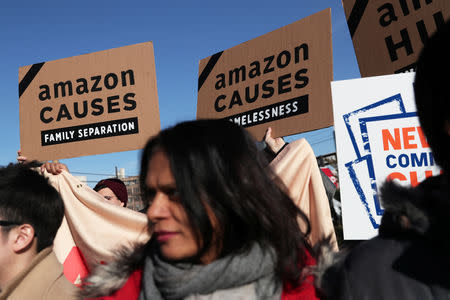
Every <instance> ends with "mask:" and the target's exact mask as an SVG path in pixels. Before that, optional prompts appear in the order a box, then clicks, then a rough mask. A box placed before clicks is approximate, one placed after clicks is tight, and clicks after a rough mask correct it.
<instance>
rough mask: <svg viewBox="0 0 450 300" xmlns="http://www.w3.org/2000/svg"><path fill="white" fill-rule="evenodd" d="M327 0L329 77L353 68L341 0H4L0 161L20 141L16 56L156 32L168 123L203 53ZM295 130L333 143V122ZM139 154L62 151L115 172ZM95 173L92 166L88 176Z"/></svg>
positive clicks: (320, 146) (93, 46)
mask: <svg viewBox="0 0 450 300" xmlns="http://www.w3.org/2000/svg"><path fill="white" fill-rule="evenodd" d="M327 7H331V13H332V27H333V69H334V79H335V80H342V79H350V78H358V77H360V75H359V70H358V67H357V63H356V58H355V53H354V50H353V45H352V43H351V39H350V35H349V32H348V28H347V25H346V21H345V15H344V10H343V8H342V5H341V1H340V0H313V1H311V0H308V1H307V0H297V1H291V0H279V1H265V0H259V1H254V0H252V1H244V0H240V1H235V0H229V1H220V2H219V1H150V0H149V1H133V0H129V1H112V0H109V1H103V0H99V1H92V0H91V1H85V0H78V1H64V0H60V1H28V0H27V1H1V2H0V41H1V46H0V60H1V64H0V66H1V68H0V95H1V96H2V99H1V102H0V103H2V109H0V126H1V130H0V132H1V133H0V138H1V141H2V145H1V147H0V165H5V164H8V163H9V162H15V160H16V151H17V150H18V149H19V145H20V141H19V105H18V69H19V67H20V66H25V65H30V64H34V63H38V62H42V61H49V60H55V59H60V58H64V57H70V56H76V55H80V54H85V53H90V52H95V51H100V50H106V49H110V48H116V47H121V46H126V45H131V44H135V43H140V42H145V41H153V44H154V48H155V59H156V74H157V84H158V95H159V101H160V115H161V126H162V128H166V127H168V126H171V125H174V124H175V123H177V122H179V121H183V120H189V119H193V118H195V114H196V103H197V77H198V62H199V60H200V59H202V58H205V57H207V56H210V55H212V54H214V53H216V52H218V51H222V50H225V49H228V48H230V47H233V46H235V45H238V44H240V43H242V42H245V41H248V40H250V39H253V38H255V37H257V36H260V35H262V34H265V33H267V32H270V31H273V30H275V29H277V28H279V27H282V26H284V25H287V24H290V23H292V22H294V21H297V20H299V19H302V18H304V17H306V16H308V15H311V14H313V13H316V12H319V11H321V10H323V9H325V8H327ZM302 137H306V139H307V140H308V141H309V142H310V143H311V145H312V147H313V149H314V151H315V152H316V155H320V154H326V153H330V152H334V151H335V143H334V139H333V128H332V127H330V128H327V129H322V130H319V131H315V132H311V133H307V134H304V135H302ZM296 138H298V136H296V137H295V139H296ZM292 139H294V138H292V137H288V140H292ZM138 161H139V151H128V152H120V153H112V154H104V155H95V156H87V157H80V158H74V159H65V160H62V162H64V163H66V164H67V165H68V166H69V169H70V170H71V171H72V172H73V173H78V172H81V173H100V174H105V175H106V174H110V175H113V173H114V167H115V166H118V167H119V168H125V169H126V174H127V175H137V173H138ZM101 177H105V176H93V175H89V176H88V180H90V181H96V180H99V179H101Z"/></svg>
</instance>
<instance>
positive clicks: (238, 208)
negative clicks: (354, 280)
mask: <svg viewBox="0 0 450 300" xmlns="http://www.w3.org/2000/svg"><path fill="white" fill-rule="evenodd" d="M160 150H162V151H164V152H165V153H166V155H167V157H168V159H169V162H170V166H171V171H172V173H173V176H174V178H175V182H176V187H177V191H178V193H179V194H180V198H181V200H180V201H181V205H182V206H183V207H184V209H185V211H186V213H187V215H188V219H189V222H190V225H191V228H193V231H194V233H195V234H196V240H197V244H198V245H201V246H202V247H201V250H200V252H199V253H198V255H197V256H196V258H193V259H194V260H195V259H198V258H199V257H201V256H202V255H203V254H204V253H206V251H207V250H208V249H210V247H211V246H212V242H213V232H214V230H213V227H212V224H211V221H210V219H209V217H208V214H207V211H206V209H205V205H208V206H209V207H210V208H211V210H212V211H213V213H214V215H215V217H216V218H217V221H218V224H219V226H218V227H219V228H218V231H219V239H220V242H221V244H220V246H221V248H220V253H219V257H224V256H227V255H233V254H237V253H242V252H245V251H246V250H248V249H249V248H250V247H251V245H253V244H254V243H259V244H260V245H261V246H262V247H263V248H264V249H268V247H272V248H273V249H274V250H275V252H276V254H277V260H278V261H277V267H276V273H277V275H278V276H279V277H280V279H282V280H289V281H291V282H292V283H298V282H299V281H298V280H299V279H300V273H301V266H303V265H304V262H305V259H306V255H305V249H308V250H309V251H311V249H310V246H309V244H308V242H307V241H306V236H307V235H308V234H309V231H310V228H309V221H308V218H307V217H306V215H305V214H304V213H303V212H302V211H301V210H300V209H299V208H298V207H297V206H296V205H295V204H294V202H293V201H292V200H291V198H290V197H289V196H288V195H287V193H286V192H285V190H284V189H285V188H282V184H281V182H280V181H279V180H277V179H276V178H277V177H276V175H275V174H273V173H272V172H271V170H270V169H269V168H268V167H267V165H268V162H267V160H266V158H265V157H264V156H263V155H262V154H261V153H260V151H258V150H257V148H256V145H255V141H254V140H253V139H252V138H251V136H250V135H249V134H248V133H247V131H246V130H244V129H243V128H241V127H240V126H238V125H236V124H234V123H232V122H229V121H224V120H199V121H191V122H184V123H180V124H178V125H176V126H174V127H172V128H169V129H166V130H163V131H161V132H160V133H159V135H157V136H156V137H154V138H152V139H150V141H149V142H148V143H147V145H146V147H145V148H144V151H143V153H142V160H141V172H140V182H141V187H142V191H144V201H145V200H147V201H148V200H149V199H148V197H146V195H145V191H146V185H145V181H146V177H147V172H148V171H149V170H148V166H149V162H150V160H151V157H152V155H153V154H154V153H156V152H157V151H160ZM150 201H151V199H150ZM298 219H300V221H301V222H303V223H304V224H305V225H306V226H305V229H306V232H302V231H301V230H300V228H299V226H298Z"/></svg>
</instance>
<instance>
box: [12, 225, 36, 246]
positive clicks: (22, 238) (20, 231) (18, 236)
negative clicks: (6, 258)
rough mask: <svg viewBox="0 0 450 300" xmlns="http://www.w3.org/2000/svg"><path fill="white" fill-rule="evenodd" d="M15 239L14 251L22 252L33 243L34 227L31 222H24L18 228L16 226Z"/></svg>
mask: <svg viewBox="0 0 450 300" xmlns="http://www.w3.org/2000/svg"><path fill="white" fill-rule="evenodd" d="M13 230H14V239H13V241H12V242H13V244H12V249H13V251H14V252H16V253H18V252H22V251H24V250H26V249H28V248H29V247H31V245H32V244H33V241H34V234H35V232H34V228H33V226H31V225H30V224H22V225H20V226H18V227H17V228H14V229H13Z"/></svg>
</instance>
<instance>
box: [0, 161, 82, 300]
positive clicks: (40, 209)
mask: <svg viewBox="0 0 450 300" xmlns="http://www.w3.org/2000/svg"><path fill="white" fill-rule="evenodd" d="M31 166H33V165H32V164H30V165H20V164H10V165H8V166H7V167H1V168H0V299H2V300H3V299H11V300H12V299H55V300H56V299H75V295H76V287H75V286H74V285H72V284H71V283H70V282H69V281H68V280H67V279H66V278H65V277H64V274H63V267H62V265H61V264H60V263H59V262H58V260H57V259H56V256H55V254H54V253H53V251H52V246H53V240H54V238H55V236H56V232H57V231H58V228H59V226H60V225H61V222H62V219H63V215H64V204H63V202H62V200H61V198H60V195H59V194H58V192H57V191H56V190H55V189H54V188H53V187H52V186H51V185H50V184H49V183H48V181H47V179H46V178H44V177H43V176H41V175H39V174H38V173H37V172H36V171H34V170H31V169H30V167H31Z"/></svg>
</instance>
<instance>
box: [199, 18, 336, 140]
mask: <svg viewBox="0 0 450 300" xmlns="http://www.w3.org/2000/svg"><path fill="white" fill-rule="evenodd" d="M332 76H333V72H332V53H331V13H330V9H326V10H323V11H321V12H319V13H316V14H314V15H312V16H309V17H307V18H305V19H302V20H300V21H297V22H295V23H292V24H290V25H287V26H285V27H282V28H280V29H277V30H275V31H272V32H270V33H267V34H265V35H262V36H260V37H257V38H255V39H253V40H250V41H248V42H245V43H242V44H240V45H238V46H235V47H233V48H230V49H227V50H225V51H222V52H219V53H216V54H214V55H212V56H210V57H208V58H205V59H202V60H201V61H200V68H199V79H198V102H197V118H224V119H229V120H230V121H232V122H235V123H238V124H240V125H242V126H244V127H247V129H248V130H249V131H250V132H251V133H252V134H253V135H254V136H255V137H256V138H258V139H260V138H262V137H263V135H264V132H265V130H266V129H267V127H268V126H271V127H272V128H273V130H274V131H273V132H274V134H275V135H276V136H285V135H290V134H294V133H299V132H305V131H310V130H314V129H319V128H324V127H327V126H330V125H332V124H333V114H332V109H331V92H330V81H331V80H332Z"/></svg>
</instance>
